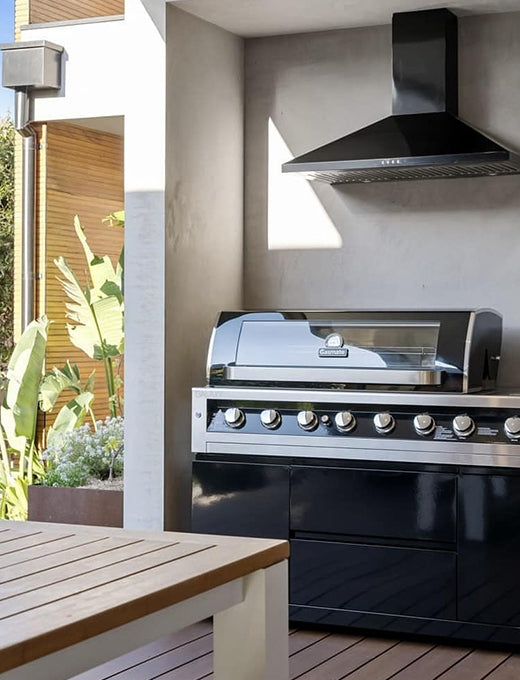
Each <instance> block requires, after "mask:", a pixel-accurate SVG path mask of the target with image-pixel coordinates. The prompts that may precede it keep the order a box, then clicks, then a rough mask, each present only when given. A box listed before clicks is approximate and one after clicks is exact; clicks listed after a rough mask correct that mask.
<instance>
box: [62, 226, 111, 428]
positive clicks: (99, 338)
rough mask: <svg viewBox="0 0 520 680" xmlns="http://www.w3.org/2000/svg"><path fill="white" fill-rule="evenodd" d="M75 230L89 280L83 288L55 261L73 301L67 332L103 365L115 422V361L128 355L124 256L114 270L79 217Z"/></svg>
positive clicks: (71, 274)
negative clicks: (93, 246) (95, 249)
mask: <svg viewBox="0 0 520 680" xmlns="http://www.w3.org/2000/svg"><path fill="white" fill-rule="evenodd" d="M108 219H110V218H108ZM74 229H75V231H76V234H77V236H78V239H79V241H80V243H81V245H82V248H83V252H84V253H85V257H86V260H87V264H88V272H89V277H88V278H89V280H88V281H87V285H86V286H83V285H82V284H81V282H80V280H79V278H78V277H77V276H76V274H75V273H74V272H73V270H72V269H71V268H70V266H69V265H68V263H67V261H66V259H65V258H63V257H59V258H58V259H57V260H54V263H55V264H56V266H57V267H58V269H59V270H60V272H61V274H62V275H63V277H64V279H62V280H61V283H62V286H63V289H64V291H65V293H66V294H67V297H68V298H69V302H67V303H66V309H67V318H68V319H70V321H71V322H72V323H68V324H67V329H68V332H69V337H70V339H71V342H72V344H73V345H75V346H76V347H78V348H79V349H81V350H83V352H85V354H87V356H89V357H90V358H91V359H96V360H97V361H101V362H102V363H103V367H104V371H105V379H106V384H107V389H108V395H109V409H110V415H111V416H112V417H113V418H115V417H116V416H117V415H118V410H120V405H119V403H118V397H117V390H118V384H117V379H116V375H115V371H114V361H115V360H116V359H118V358H120V357H121V356H122V355H123V352H124V299H123V256H122V255H121V257H120V259H119V262H118V263H117V265H116V266H115V267H114V266H113V264H112V262H111V260H110V258H109V257H108V255H105V256H104V257H98V256H97V255H94V253H93V252H92V250H91V249H90V247H89V245H88V242H87V238H86V236H85V232H84V230H83V227H82V226H81V223H80V221H79V218H78V217H77V216H76V217H75V218H74Z"/></svg>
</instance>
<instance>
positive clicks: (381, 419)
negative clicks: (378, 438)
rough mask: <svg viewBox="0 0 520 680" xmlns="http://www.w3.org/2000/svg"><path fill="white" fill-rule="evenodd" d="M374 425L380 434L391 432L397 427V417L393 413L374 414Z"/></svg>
mask: <svg viewBox="0 0 520 680" xmlns="http://www.w3.org/2000/svg"><path fill="white" fill-rule="evenodd" d="M374 427H375V428H376V431H377V432H379V434H390V432H392V430H393V429H394V427H395V418H394V416H393V415H392V414H391V413H377V414H376V415H375V416H374Z"/></svg>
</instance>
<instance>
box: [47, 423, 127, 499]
mask: <svg viewBox="0 0 520 680" xmlns="http://www.w3.org/2000/svg"><path fill="white" fill-rule="evenodd" d="M43 458H44V460H45V462H46V468H47V472H46V476H45V480H44V484H45V486H85V485H86V484H88V483H90V482H91V481H92V480H93V479H95V480H98V479H101V480H104V479H113V478H114V477H120V476H121V475H122V474H123V419H122V418H119V417H118V418H106V420H105V421H104V422H101V421H99V422H98V423H96V428H95V430H94V431H91V429H90V425H89V424H85V425H82V426H81V427H79V428H76V429H74V430H71V431H70V432H64V433H60V434H58V435H56V436H55V437H54V438H53V439H52V441H50V442H49V444H48V446H47V449H46V451H44V453H43Z"/></svg>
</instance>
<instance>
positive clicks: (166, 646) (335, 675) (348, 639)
mask: <svg viewBox="0 0 520 680" xmlns="http://www.w3.org/2000/svg"><path fill="white" fill-rule="evenodd" d="M212 649H213V640H212V630H211V624H210V623H208V622H205V623H199V624H196V625H194V626H191V627H190V628H187V629H186V630H184V631H181V632H180V633H177V634H175V635H171V636H169V637H166V638H163V639H162V640H160V641H158V642H155V643H153V644H151V645H147V646H146V647H142V648H141V649H139V650H136V651H135V652H132V653H131V654H127V655H125V656H124V657H121V658H120V659H117V660H115V661H111V662H110V663H107V664H104V665H103V666H100V667H99V668H97V669H95V670H93V671H90V672H88V673H83V674H82V675H78V676H76V678H75V679H74V680H109V679H110V680H155V679H159V678H160V680H202V679H204V680H211V679H212V677H213V675H212ZM289 649H290V655H291V658H290V668H291V680H296V678H298V679H299V680H342V679H343V678H346V679H347V680H390V678H391V679H392V680H484V678H485V679H486V680H519V678H520V655H519V654H511V653H508V652H499V651H484V650H474V649H470V648H465V647H451V646H443V645H435V644H433V643H432V644H429V643H422V642H405V641H399V640H396V639H384V638H375V637H358V636H354V635H347V634H339V633H331V632H327V631H314V630H292V631H291V633H290V636H289ZM273 680H276V679H275V678H273Z"/></svg>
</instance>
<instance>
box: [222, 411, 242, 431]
mask: <svg viewBox="0 0 520 680" xmlns="http://www.w3.org/2000/svg"><path fill="white" fill-rule="evenodd" d="M224 420H225V421H226V425H229V427H234V428H237V427H242V425H243V424H244V423H245V422H246V417H245V415H244V412H243V411H242V410H241V409H239V408H234V407H232V408H228V409H227V410H226V411H225V413H224Z"/></svg>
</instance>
